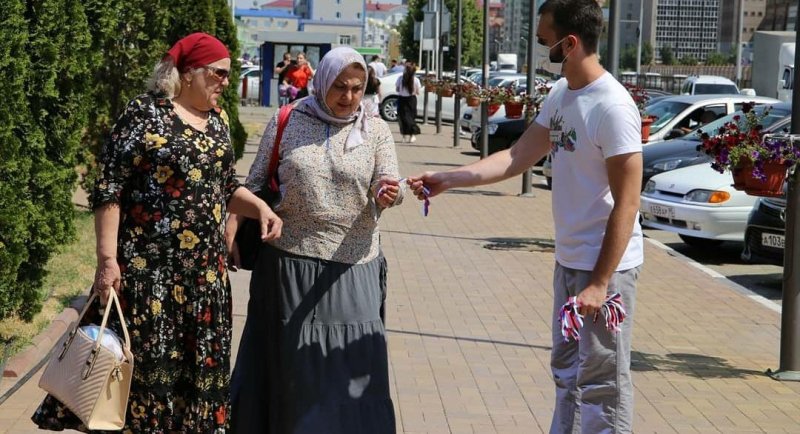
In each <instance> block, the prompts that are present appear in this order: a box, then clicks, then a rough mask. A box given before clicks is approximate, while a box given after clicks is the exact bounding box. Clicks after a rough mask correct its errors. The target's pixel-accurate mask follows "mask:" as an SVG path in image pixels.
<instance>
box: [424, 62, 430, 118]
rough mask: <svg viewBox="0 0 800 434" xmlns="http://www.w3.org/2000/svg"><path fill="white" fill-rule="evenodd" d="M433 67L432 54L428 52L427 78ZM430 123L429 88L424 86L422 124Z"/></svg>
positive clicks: (426, 63)
mask: <svg viewBox="0 0 800 434" xmlns="http://www.w3.org/2000/svg"><path fill="white" fill-rule="evenodd" d="M430 65H431V52H430V51H428V61H427V62H425V78H427V77H428V70H429V69H430ZM427 123H428V87H427V86H424V92H423V97H422V124H423V125H424V124H427Z"/></svg>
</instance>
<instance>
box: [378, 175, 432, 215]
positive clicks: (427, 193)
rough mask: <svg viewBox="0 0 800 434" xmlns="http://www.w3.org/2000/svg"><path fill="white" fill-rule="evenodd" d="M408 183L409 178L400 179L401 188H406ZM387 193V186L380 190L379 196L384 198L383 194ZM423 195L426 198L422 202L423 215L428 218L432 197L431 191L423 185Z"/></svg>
mask: <svg viewBox="0 0 800 434" xmlns="http://www.w3.org/2000/svg"><path fill="white" fill-rule="evenodd" d="M406 181H408V178H402V179H400V181H398V183H399V184H400V186H401V187H402V188H405V186H406ZM385 192H386V186H385V185H384V186H381V188H379V189H378V195H377V196H378V197H381V196H383V194H384V193H385ZM422 194H423V196H425V198H424V199H423V201H422V215H423V216H425V217H427V216H428V212H429V211H430V207H431V201H430V199H428V196H430V195H431V189H429V188H428V187H425V186H424V185H423V186H422Z"/></svg>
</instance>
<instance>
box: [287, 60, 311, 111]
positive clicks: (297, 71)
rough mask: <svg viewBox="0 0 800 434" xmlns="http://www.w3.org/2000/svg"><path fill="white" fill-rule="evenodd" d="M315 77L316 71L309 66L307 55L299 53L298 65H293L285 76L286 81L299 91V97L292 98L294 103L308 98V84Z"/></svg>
mask: <svg viewBox="0 0 800 434" xmlns="http://www.w3.org/2000/svg"><path fill="white" fill-rule="evenodd" d="M313 77H314V71H312V70H311V67H310V66H308V60H306V55H305V53H299V54H298V55H297V64H296V65H292V66H291V68H290V69H289V71H288V72H286V75H285V78H286V81H288V82H289V84H291V85H292V86H294V87H296V88H297V89H298V91H297V95H296V96H294V98H292V101H294V100H296V99H300V98H303V97H305V96H308V82H309V81H310V80H311V79H312V78H313Z"/></svg>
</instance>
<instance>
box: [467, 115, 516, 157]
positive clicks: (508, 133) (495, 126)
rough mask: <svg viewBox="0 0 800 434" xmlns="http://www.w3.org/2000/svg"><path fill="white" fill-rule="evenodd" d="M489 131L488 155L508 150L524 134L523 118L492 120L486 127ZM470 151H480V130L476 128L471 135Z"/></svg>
mask: <svg viewBox="0 0 800 434" xmlns="http://www.w3.org/2000/svg"><path fill="white" fill-rule="evenodd" d="M487 128H488V129H489V154H493V153H495V152H497V151H502V150H503V149H508V148H510V147H511V146H512V145H513V144H514V143H516V141H517V139H519V138H520V136H522V133H524V132H525V128H526V124H525V118H521V119H509V118H499V119H492V121H491V122H489V125H488V127H487ZM470 142H472V149H475V150H477V151H480V150H481V129H480V128H477V129H476V130H475V131H474V132H473V133H472V139H471V140H470Z"/></svg>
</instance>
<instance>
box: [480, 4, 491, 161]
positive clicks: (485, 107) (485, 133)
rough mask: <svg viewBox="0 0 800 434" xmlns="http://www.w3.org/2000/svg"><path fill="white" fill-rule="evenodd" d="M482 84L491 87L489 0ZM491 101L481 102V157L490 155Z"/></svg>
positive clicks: (484, 35)
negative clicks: (489, 126)
mask: <svg viewBox="0 0 800 434" xmlns="http://www.w3.org/2000/svg"><path fill="white" fill-rule="evenodd" d="M481 85H482V86H483V88H484V89H486V88H487V87H489V0H483V77H482V80H481ZM488 119H489V103H488V102H486V101H483V102H481V159H483V158H486V157H487V156H488V155H489V130H488V128H487V126H488V122H487V121H488Z"/></svg>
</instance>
